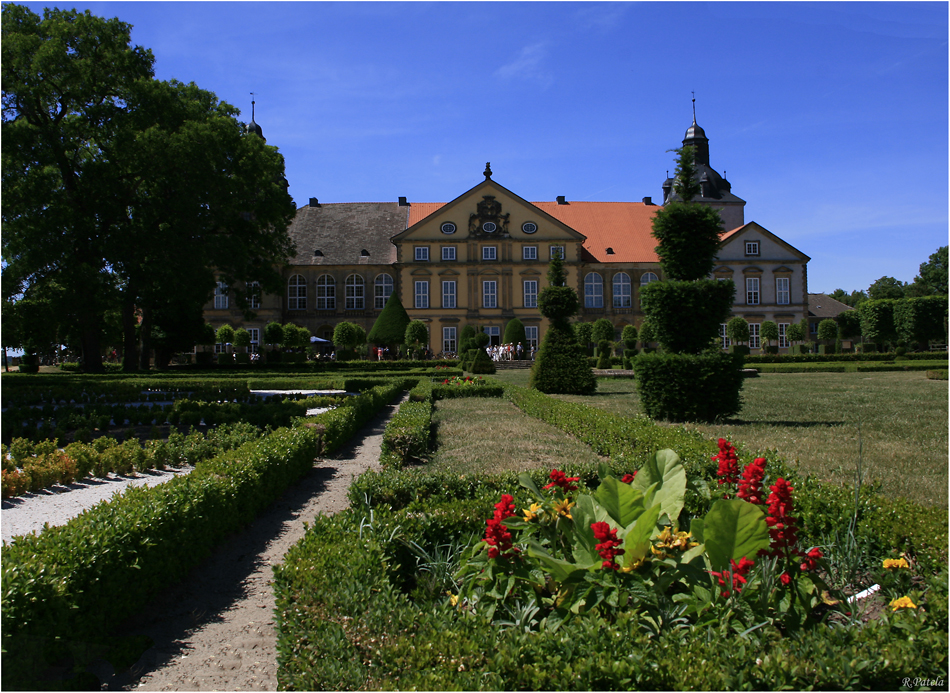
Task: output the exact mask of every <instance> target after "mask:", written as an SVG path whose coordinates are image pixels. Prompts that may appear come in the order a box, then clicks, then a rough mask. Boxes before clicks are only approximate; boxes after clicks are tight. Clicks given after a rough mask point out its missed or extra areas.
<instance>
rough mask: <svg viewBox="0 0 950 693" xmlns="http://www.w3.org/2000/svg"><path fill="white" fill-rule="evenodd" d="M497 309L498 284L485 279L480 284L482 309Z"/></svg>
mask: <svg viewBox="0 0 950 693" xmlns="http://www.w3.org/2000/svg"><path fill="white" fill-rule="evenodd" d="M497 307H498V282H497V281H495V280H494V279H486V280H484V281H483V282H482V308H497Z"/></svg>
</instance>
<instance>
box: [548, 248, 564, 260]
mask: <svg viewBox="0 0 950 693" xmlns="http://www.w3.org/2000/svg"><path fill="white" fill-rule="evenodd" d="M549 257H550V259H552V260H553V259H554V258H556V257H560V258H561V259H562V260H563V259H564V246H563V245H552V246H551V249H550V255H549Z"/></svg>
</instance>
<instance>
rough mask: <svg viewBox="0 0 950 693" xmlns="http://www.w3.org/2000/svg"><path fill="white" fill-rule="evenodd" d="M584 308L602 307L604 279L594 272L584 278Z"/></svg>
mask: <svg viewBox="0 0 950 693" xmlns="http://www.w3.org/2000/svg"><path fill="white" fill-rule="evenodd" d="M584 307H585V308H603V307H604V278H603V277H601V276H600V275H599V274H597V273H596V272H590V273H589V274H588V275H587V276H586V277H585V278H584Z"/></svg>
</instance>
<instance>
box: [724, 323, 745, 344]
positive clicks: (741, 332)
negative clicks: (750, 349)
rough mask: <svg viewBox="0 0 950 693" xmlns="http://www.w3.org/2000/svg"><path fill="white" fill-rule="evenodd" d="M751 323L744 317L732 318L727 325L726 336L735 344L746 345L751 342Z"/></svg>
mask: <svg viewBox="0 0 950 693" xmlns="http://www.w3.org/2000/svg"><path fill="white" fill-rule="evenodd" d="M750 334H751V333H750V330H749V321H748V320H746V319H745V318H742V317H735V318H732V319H731V320H730V321H729V322H728V323H726V336H727V337H729V339H730V340H731V341H732V342H733V343H735V344H744V343H746V342H748V341H749V336H750Z"/></svg>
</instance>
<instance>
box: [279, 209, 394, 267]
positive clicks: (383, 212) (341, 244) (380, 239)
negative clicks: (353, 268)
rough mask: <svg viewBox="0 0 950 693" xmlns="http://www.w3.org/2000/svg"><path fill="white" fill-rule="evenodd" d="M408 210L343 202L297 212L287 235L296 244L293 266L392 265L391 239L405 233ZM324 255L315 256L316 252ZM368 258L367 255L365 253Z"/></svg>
mask: <svg viewBox="0 0 950 693" xmlns="http://www.w3.org/2000/svg"><path fill="white" fill-rule="evenodd" d="M408 219H409V207H400V206H399V203H397V202H342V203H331V204H320V205H318V206H315V207H311V206H309V205H308V206H306V207H301V208H300V209H298V210H297V216H296V217H294V220H293V222H291V224H290V228H289V229H288V233H289V234H290V237H291V239H293V241H294V243H296V244H297V256H296V258H295V259H293V260H292V261H291V263H292V264H294V265H358V264H363V265H383V264H386V265H390V264H392V263H394V262H395V261H396V246H395V245H393V243H392V241H391V240H390V239H391V238H392V237H393V236H395V235H396V234H397V233H399V232H400V231H405V230H406V223H407V221H408ZM318 250H319V251H320V252H321V253H322V256H321V255H315V254H314V252H315V251H318ZM364 250H365V251H367V252H368V253H369V255H364V254H363V251H364Z"/></svg>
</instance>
